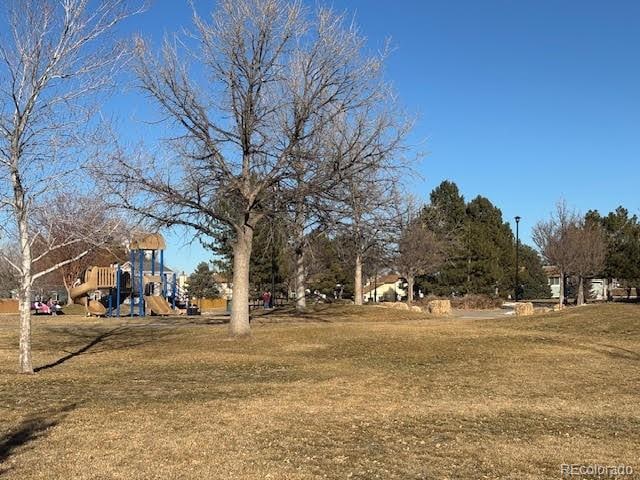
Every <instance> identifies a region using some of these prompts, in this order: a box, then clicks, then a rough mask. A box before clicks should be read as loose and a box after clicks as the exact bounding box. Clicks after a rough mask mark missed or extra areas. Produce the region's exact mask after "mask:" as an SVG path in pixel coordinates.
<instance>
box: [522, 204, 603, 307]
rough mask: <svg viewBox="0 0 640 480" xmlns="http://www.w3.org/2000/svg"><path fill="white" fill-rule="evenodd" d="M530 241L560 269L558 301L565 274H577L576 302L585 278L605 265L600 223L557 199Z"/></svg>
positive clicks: (579, 300) (580, 299) (581, 295)
mask: <svg viewBox="0 0 640 480" xmlns="http://www.w3.org/2000/svg"><path fill="white" fill-rule="evenodd" d="M533 241H534V243H535V244H536V246H537V247H538V248H539V250H540V253H541V254H542V257H543V258H544V259H545V261H546V262H547V263H548V264H549V265H554V266H556V267H557V268H558V270H559V271H560V305H563V304H564V301H565V292H564V278H565V276H566V275H575V276H576V277H577V278H578V298H577V299H576V300H577V304H578V305H582V304H583V303H584V281H585V278H586V277H588V276H591V275H596V274H598V273H601V271H602V270H603V269H604V266H605V257H606V238H605V235H604V232H603V230H602V227H601V226H600V224H599V223H597V222H593V221H589V220H586V219H584V218H582V217H581V216H580V215H579V214H578V213H576V212H575V211H573V210H570V209H569V208H568V207H567V204H566V203H565V202H564V201H560V202H558V204H557V205H556V211H555V212H554V214H553V215H552V217H551V218H550V219H549V220H546V221H540V222H538V223H537V224H536V225H535V226H534V228H533Z"/></svg>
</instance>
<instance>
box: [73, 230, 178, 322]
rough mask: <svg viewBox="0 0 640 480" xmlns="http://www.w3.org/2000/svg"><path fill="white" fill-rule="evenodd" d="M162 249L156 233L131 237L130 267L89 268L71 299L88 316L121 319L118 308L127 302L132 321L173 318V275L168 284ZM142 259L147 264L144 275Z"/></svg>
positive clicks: (174, 293)
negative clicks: (137, 317)
mask: <svg viewBox="0 0 640 480" xmlns="http://www.w3.org/2000/svg"><path fill="white" fill-rule="evenodd" d="M165 249H166V245H165V241H164V238H163V237H162V235H160V234H159V233H155V234H142V235H137V236H134V238H133V239H132V241H131V243H130V245H129V255H130V260H129V264H128V265H124V266H123V265H120V264H115V265H111V266H109V267H98V266H94V267H90V268H88V269H87V270H85V272H84V274H83V276H82V278H81V279H80V280H81V283H80V284H79V285H77V286H75V287H73V288H72V289H71V290H70V292H69V293H70V296H71V299H72V300H73V302H74V303H77V304H81V305H84V306H85V308H86V310H87V314H88V315H95V316H110V317H120V316H121V305H122V304H123V303H125V302H126V301H127V300H128V303H129V312H127V313H128V315H129V316H131V317H133V316H134V315H137V316H139V317H144V316H146V315H149V314H152V315H173V314H175V313H176V274H175V273H172V274H171V277H172V278H171V280H169V279H168V278H167V275H166V272H165V270H164V250H165ZM145 257H147V258H148V259H149V260H150V267H149V268H147V269H146V271H145ZM157 263H158V266H159V268H158V271H156V264H157ZM168 298H170V299H171V303H170V302H169V301H168Z"/></svg>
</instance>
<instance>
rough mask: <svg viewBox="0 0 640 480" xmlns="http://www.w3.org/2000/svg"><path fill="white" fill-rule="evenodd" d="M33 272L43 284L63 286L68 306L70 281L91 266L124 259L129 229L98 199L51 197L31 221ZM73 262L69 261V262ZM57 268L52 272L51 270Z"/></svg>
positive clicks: (72, 196)
mask: <svg viewBox="0 0 640 480" xmlns="http://www.w3.org/2000/svg"><path fill="white" fill-rule="evenodd" d="M34 231H36V232H37V234H36V239H35V241H34V243H33V248H32V251H33V254H34V257H35V258H36V259H37V261H35V260H34V263H33V269H34V272H36V273H37V272H40V271H47V272H49V273H47V274H46V275H45V276H40V275H39V276H38V278H39V279H41V281H42V282H45V283H50V284H51V283H55V284H58V285H59V284H60V283H62V285H64V287H65V289H66V291H67V303H68V304H71V303H72V299H71V296H70V295H69V292H70V290H71V286H72V284H73V282H74V281H75V280H76V279H77V278H79V276H80V275H81V274H82V272H83V271H84V270H86V269H87V268H89V267H90V266H92V265H108V264H111V263H112V262H116V261H119V260H120V261H122V260H124V259H126V252H125V248H124V244H125V241H126V240H127V239H129V238H130V234H129V228H128V226H127V225H126V224H125V223H124V222H123V221H122V220H121V219H120V218H118V217H116V216H115V215H114V214H113V213H112V211H110V209H109V207H108V205H107V204H106V203H105V202H104V201H103V200H102V199H100V198H95V197H94V196H92V195H81V194H78V195H76V194H70V193H68V192H66V193H61V194H59V195H57V196H56V197H54V198H52V199H51V201H50V202H49V203H48V205H47V208H46V210H45V211H38V212H36V213H35V218H34ZM69 260H72V261H69ZM53 266H57V267H56V268H55V270H53V271H50V268H51V267H53Z"/></svg>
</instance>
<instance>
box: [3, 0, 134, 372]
mask: <svg viewBox="0 0 640 480" xmlns="http://www.w3.org/2000/svg"><path fill="white" fill-rule="evenodd" d="M3 10H4V11H5V12H6V13H7V15H6V18H7V21H6V24H5V25H3V28H2V36H1V37H0V171H1V172H2V175H1V177H0V214H1V215H2V217H3V218H2V220H3V221H2V222H0V224H1V225H2V227H0V228H2V234H3V235H4V236H5V237H7V239H9V241H14V242H15V243H16V244H17V245H18V249H19V256H18V259H17V262H13V261H11V260H10V259H5V260H6V261H10V262H11V265H12V266H13V268H14V269H15V271H16V272H17V275H18V277H19V283H20V287H19V297H20V298H19V299H20V356H19V371H20V372H23V373H32V372H33V366H32V361H31V317H30V300H31V298H30V297H31V288H32V285H33V281H34V280H35V279H37V278H38V277H40V276H42V275H45V274H46V273H47V271H53V270H55V269H56V268H59V267H60V266H62V265H64V264H65V262H70V261H73V259H66V260H65V261H62V262H59V263H58V264H55V265H52V266H50V267H49V268H47V269H45V270H42V271H37V269H36V270H35V271H34V263H37V262H38V261H39V260H41V259H42V258H43V256H46V255H48V254H49V252H52V251H55V250H57V249H59V248H61V246H60V245H59V244H47V248H46V249H45V250H44V251H43V252H42V253H41V254H40V255H38V256H37V257H35V258H34V255H33V252H32V248H33V245H34V242H35V241H36V238H41V239H42V238H46V236H47V234H46V233H45V232H42V231H40V230H39V227H40V226H41V225H37V221H36V220H37V217H38V216H37V214H36V212H37V209H39V208H41V209H45V208H46V203H47V201H48V199H49V198H50V196H51V194H52V192H53V191H55V190H56V189H58V188H59V187H61V186H62V185H63V183H64V180H63V179H64V178H65V177H66V176H67V174H68V173H70V172H72V171H75V170H76V169H77V168H78V166H79V165H80V164H81V159H82V158H83V156H82V155H81V152H82V149H83V148H84V147H85V146H86V145H87V142H88V141H90V140H89V139H91V130H90V128H91V126H95V125H94V124H92V122H91V119H92V118H93V115H92V114H93V113H94V111H95V110H94V107H95V105H93V102H90V100H91V99H92V98H94V94H96V93H97V92H99V91H102V90H103V89H104V88H105V87H107V86H109V85H110V83H111V80H112V79H113V73H114V71H115V69H117V68H118V66H119V65H120V64H121V63H122V61H123V59H124V56H125V52H126V48H123V45H120V44H115V43H114V42H108V41H106V37H108V36H109V35H110V34H111V32H112V31H113V27H114V26H115V25H116V24H117V23H119V22H120V21H121V20H122V19H124V18H125V17H127V16H128V15H130V14H131V13H132V12H131V11H130V10H128V6H127V2H125V1H124V0H105V1H102V2H99V3H97V4H95V5H94V4H93V2H89V1H88V0H60V1H53V0H26V1H17V0H16V1H7V2H4V3H3ZM70 241H72V240H70V239H66V240H64V241H63V243H68V242H70ZM34 272H36V273H34Z"/></svg>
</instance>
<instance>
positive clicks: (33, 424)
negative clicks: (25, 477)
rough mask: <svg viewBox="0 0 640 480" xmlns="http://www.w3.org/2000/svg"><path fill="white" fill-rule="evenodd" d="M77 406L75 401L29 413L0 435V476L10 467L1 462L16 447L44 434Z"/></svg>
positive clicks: (9, 455)
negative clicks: (43, 410) (17, 423)
mask: <svg viewBox="0 0 640 480" xmlns="http://www.w3.org/2000/svg"><path fill="white" fill-rule="evenodd" d="M77 406H78V404H77V403H70V404H69V405H65V406H63V407H61V408H56V409H51V410H48V411H46V412H44V413H39V414H33V415H30V416H28V417H27V418H25V419H24V420H22V422H20V424H19V425H18V426H16V427H15V428H13V429H11V430H9V431H8V432H6V433H3V434H2V435H0V476H2V475H4V474H5V473H7V472H8V471H9V470H10V467H8V468H6V467H3V464H4V463H5V462H6V461H7V460H8V459H9V458H10V457H11V455H13V453H14V452H15V451H16V450H17V449H19V448H21V447H23V446H26V445H28V444H30V443H32V442H34V441H36V440H38V439H40V438H42V437H44V436H46V434H47V430H49V429H50V428H51V427H55V426H56V425H58V424H59V423H60V422H62V421H63V420H64V419H65V417H66V416H67V415H68V414H69V412H71V411H72V410H74V409H75V408H76V407H77Z"/></svg>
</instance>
